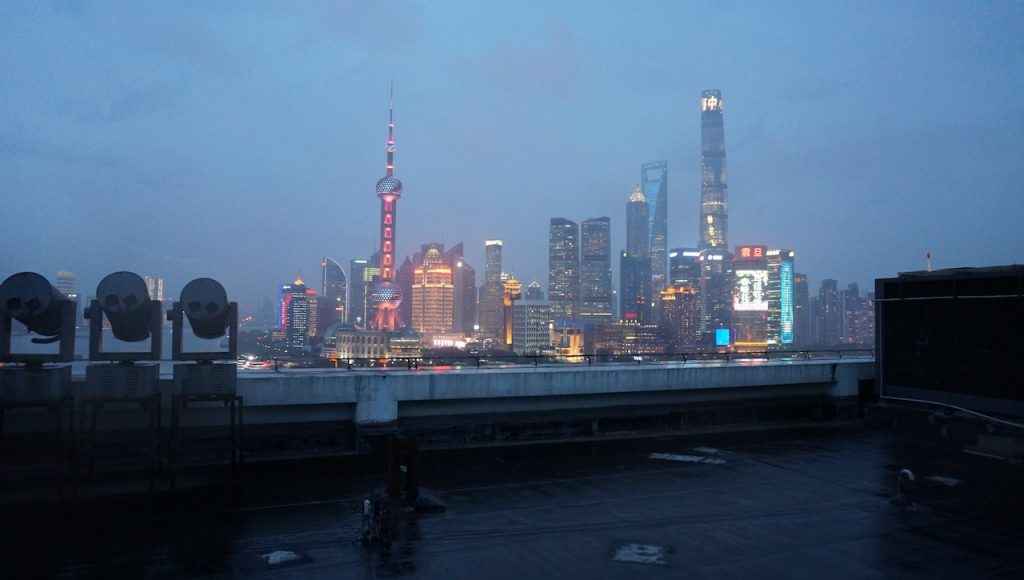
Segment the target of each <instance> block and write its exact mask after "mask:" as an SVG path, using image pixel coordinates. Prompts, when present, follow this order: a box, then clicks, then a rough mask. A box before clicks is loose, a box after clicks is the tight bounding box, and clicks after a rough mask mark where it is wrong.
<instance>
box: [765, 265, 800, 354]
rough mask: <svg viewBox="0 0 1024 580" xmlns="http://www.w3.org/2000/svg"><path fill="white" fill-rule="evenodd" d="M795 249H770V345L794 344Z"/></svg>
mask: <svg viewBox="0 0 1024 580" xmlns="http://www.w3.org/2000/svg"><path fill="white" fill-rule="evenodd" d="M795 255H796V253H795V252H793V250H768V346H769V347H771V348H785V347H789V346H792V345H793V338H794V330H793V329H794V326H795V324H794V316H795V311H794V307H793V258H794V257H795Z"/></svg>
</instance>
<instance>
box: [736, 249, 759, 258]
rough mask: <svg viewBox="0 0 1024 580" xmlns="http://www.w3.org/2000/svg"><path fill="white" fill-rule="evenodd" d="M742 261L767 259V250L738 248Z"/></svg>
mask: <svg viewBox="0 0 1024 580" xmlns="http://www.w3.org/2000/svg"><path fill="white" fill-rule="evenodd" d="M737 250H738V251H739V255H738V256H737V257H738V258H740V259H758V258H763V257H765V254H766V250H765V247H764V246H740V247H739V248H737Z"/></svg>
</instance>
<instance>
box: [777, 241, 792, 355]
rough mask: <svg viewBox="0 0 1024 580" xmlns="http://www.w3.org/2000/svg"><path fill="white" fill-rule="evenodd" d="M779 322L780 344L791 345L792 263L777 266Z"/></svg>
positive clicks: (787, 261) (787, 262)
mask: <svg viewBox="0 0 1024 580" xmlns="http://www.w3.org/2000/svg"><path fill="white" fill-rule="evenodd" d="M779 307H780V312H779V321H780V322H781V327H782V332H781V333H780V336H781V338H782V344H793V261H792V260H784V261H783V262H782V264H780V265H779Z"/></svg>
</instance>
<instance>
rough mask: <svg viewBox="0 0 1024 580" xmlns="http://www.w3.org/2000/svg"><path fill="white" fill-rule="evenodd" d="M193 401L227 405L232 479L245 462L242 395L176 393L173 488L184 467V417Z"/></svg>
mask: <svg viewBox="0 0 1024 580" xmlns="http://www.w3.org/2000/svg"><path fill="white" fill-rule="evenodd" d="M191 403H222V404H223V406H224V407H227V408H228V416H229V420H228V426H229V434H228V438H227V440H228V441H230V443H231V449H230V452H231V459H230V469H231V480H232V481H238V479H239V477H240V475H241V466H242V463H243V461H244V454H243V453H242V430H243V427H244V424H245V423H244V420H243V413H242V410H243V409H244V404H243V403H244V402H243V400H242V397H241V395H237V394H233V393H232V394H227V393H220V394H176V395H174V396H172V397H171V428H170V433H169V439H170V440H169V441H168V444H167V463H168V476H169V478H170V486H171V489H174V488H175V487H177V479H178V472H179V471H181V470H182V469H183V468H184V466H185V462H184V458H183V456H184V449H185V437H184V433H183V429H182V425H181V422H182V416H183V415H184V412H185V410H186V409H188V406H189V404H191Z"/></svg>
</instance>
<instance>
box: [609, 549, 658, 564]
mask: <svg viewBox="0 0 1024 580" xmlns="http://www.w3.org/2000/svg"><path fill="white" fill-rule="evenodd" d="M612 559H614V560H615V561H616V562H631V563H634V564H648V565H654V566H668V561H667V560H666V559H665V547H664V546H655V545H652V544H622V545H621V546H619V547H618V548H616V549H615V554H614V555H613V556H612Z"/></svg>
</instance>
